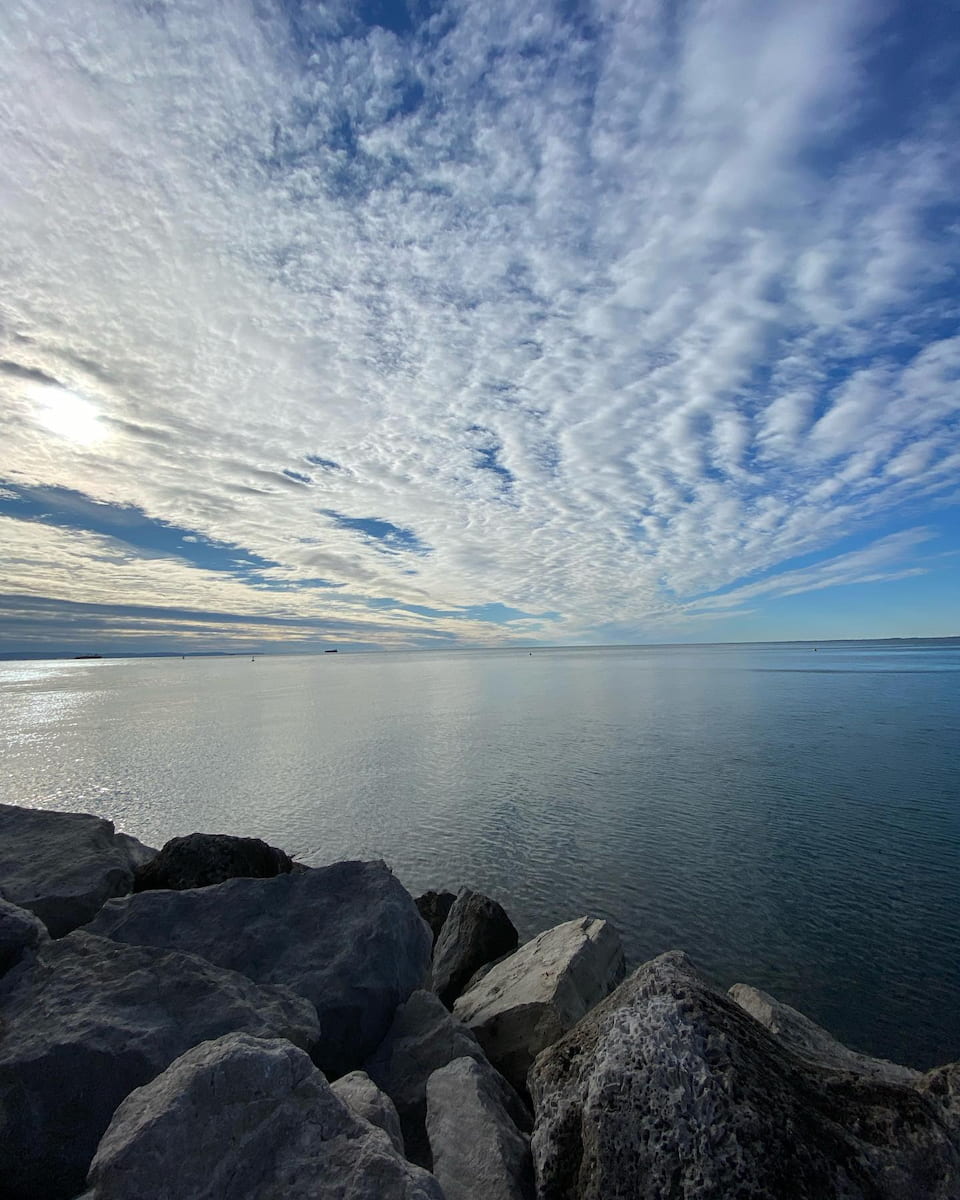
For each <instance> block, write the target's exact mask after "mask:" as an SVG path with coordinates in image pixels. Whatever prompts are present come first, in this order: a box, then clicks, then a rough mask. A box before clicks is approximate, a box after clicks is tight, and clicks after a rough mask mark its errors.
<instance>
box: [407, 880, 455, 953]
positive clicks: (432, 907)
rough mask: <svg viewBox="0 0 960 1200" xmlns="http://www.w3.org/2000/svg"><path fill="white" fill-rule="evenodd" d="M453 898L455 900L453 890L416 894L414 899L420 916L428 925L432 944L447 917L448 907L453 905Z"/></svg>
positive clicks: (435, 942) (434, 942)
mask: <svg viewBox="0 0 960 1200" xmlns="http://www.w3.org/2000/svg"><path fill="white" fill-rule="evenodd" d="M454 900H456V896H455V895H454V894H453V892H424V893H423V895H422V896H418V897H417V898H416V900H415V901H414V903H415V904H416V906H417V909H418V911H419V913H420V916H421V917H423V919H424V920H425V921H426V923H427V924H428V925H429V926H430V931H431V933H432V934H433V944H434V945H436V944H437V938H438V937H439V936H440V930H441V929H442V928H443V923H444V921H445V920H446V919H447V916H448V914H449V912H450V909H451V908H452V907H453V902H454Z"/></svg>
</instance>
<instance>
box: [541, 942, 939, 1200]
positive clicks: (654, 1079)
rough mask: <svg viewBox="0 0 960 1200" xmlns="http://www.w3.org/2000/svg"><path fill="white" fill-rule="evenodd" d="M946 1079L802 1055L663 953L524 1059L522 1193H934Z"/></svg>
mask: <svg viewBox="0 0 960 1200" xmlns="http://www.w3.org/2000/svg"><path fill="white" fill-rule="evenodd" d="M931 1074H933V1075H936V1074H937V1073H931ZM952 1078H954V1077H951V1076H949V1075H947V1076H944V1075H943V1073H942V1072H941V1073H940V1074H939V1075H938V1077H937V1078H936V1079H934V1080H931V1079H930V1077H923V1078H922V1079H921V1081H920V1084H918V1086H917V1087H912V1086H907V1085H904V1084H898V1083H887V1082H884V1081H881V1080H878V1079H875V1078H868V1077H865V1076H864V1075H863V1074H861V1073H850V1072H846V1071H840V1070H834V1069H826V1068H823V1067H818V1066H815V1065H814V1064H813V1063H811V1062H810V1061H809V1060H806V1059H801V1058H800V1057H798V1056H797V1055H796V1054H795V1053H794V1052H793V1051H792V1050H790V1049H788V1048H787V1047H786V1046H785V1045H783V1044H782V1043H780V1042H779V1041H777V1039H776V1038H775V1037H774V1036H773V1035H772V1034H771V1033H770V1032H769V1031H768V1030H767V1029H765V1028H764V1027H763V1026H762V1025H761V1024H760V1023H759V1022H758V1021H756V1020H754V1019H753V1018H752V1017H751V1016H749V1015H748V1014H747V1013H746V1012H745V1011H744V1010H743V1009H742V1008H740V1007H739V1006H738V1005H737V1004H734V1002H733V1001H732V1000H730V999H729V998H728V997H727V996H725V995H723V994H722V993H721V992H719V991H717V990H715V989H714V988H712V987H711V986H710V985H709V984H707V983H706V982H705V981H704V980H703V979H702V978H701V977H700V976H699V975H698V974H697V972H696V971H695V970H694V969H693V967H692V966H691V965H690V963H689V961H688V960H687V959H686V957H685V956H684V955H682V954H680V953H677V952H674V953H670V954H664V955H661V956H660V957H659V958H656V959H654V960H653V961H652V962H649V963H647V964H646V965H644V966H643V967H641V968H640V969H639V970H638V971H636V972H635V973H634V974H633V975H632V976H631V977H630V978H629V979H628V980H627V981H626V982H625V983H623V984H622V985H621V986H620V987H619V988H618V989H617V991H615V992H614V993H613V994H612V995H611V996H609V997H608V998H607V999H606V1000H604V1001H602V1002H601V1003H600V1004H599V1005H598V1006H597V1007H596V1008H594V1009H593V1010H592V1011H591V1012H590V1013H588V1014H587V1016H586V1017H584V1018H583V1020H582V1021H580V1023H579V1024H578V1025H576V1026H575V1027H574V1028H573V1029H572V1030H571V1031H570V1032H569V1033H567V1034H566V1035H565V1036H564V1037H563V1038H561V1039H560V1041H558V1042H556V1043H555V1044H554V1045H553V1046H551V1047H550V1048H549V1049H547V1050H545V1051H544V1052H543V1053H542V1054H541V1055H540V1056H539V1058H538V1059H537V1061H536V1063H535V1064H534V1066H533V1069H532V1070H531V1072H530V1075H529V1083H530V1090H531V1093H532V1095H533V1099H534V1104H535V1108H536V1114H537V1117H536V1127H535V1129H534V1134H533V1141H532V1150H533V1158H534V1167H535V1172H536V1177H537V1186H538V1193H537V1194H538V1197H539V1200H560V1198H561V1197H562V1198H563V1200H587V1198H589V1200H599V1198H600V1197H603V1200H618V1198H626V1197H630V1198H631V1200H661V1198H662V1197H666V1196H678V1197H679V1196H683V1197H684V1200H708V1198H709V1200H725V1198H727V1197H733V1196H736V1197H738V1200H781V1198H784V1197H790V1198H791V1200H825V1198H826V1197H841V1196H842V1197H844V1198H846V1200H895V1198H896V1200H948V1197H956V1196H957V1195H960V1149H958V1145H960V1142H958V1135H960V1129H958V1128H957V1123H956V1108H955V1106H954V1105H953V1102H952V1101H951V1099H950V1088H951V1086H952V1083H951V1080H952ZM927 1080H929V1081H930V1083H931V1085H932V1086H933V1087H934V1088H935V1089H936V1088H939V1089H940V1092H939V1094H938V1095H937V1096H936V1097H934V1096H931V1095H929V1094H928V1090H929V1089H928V1088H925V1087H924V1086H923V1085H924V1083H925V1081H927Z"/></svg>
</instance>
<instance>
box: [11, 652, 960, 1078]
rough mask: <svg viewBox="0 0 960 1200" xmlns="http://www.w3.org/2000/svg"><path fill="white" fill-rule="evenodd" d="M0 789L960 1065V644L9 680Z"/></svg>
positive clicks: (513, 656)
mask: <svg viewBox="0 0 960 1200" xmlns="http://www.w3.org/2000/svg"><path fill="white" fill-rule="evenodd" d="M0 748H2V757H0V763H2V785H0V800H2V801H4V802H7V803H13V804H24V805H31V806H35V807H42V808H51V809H61V810H69V811H83V812H92V813H97V814H99V815H102V816H105V817H108V818H110V819H111V820H112V821H114V822H115V823H116V825H117V827H118V828H119V829H122V830H125V831H126V832H128V833H132V834H134V835H135V836H137V837H138V838H140V839H142V840H143V841H145V842H147V843H149V844H151V845H154V846H159V845H161V844H162V843H163V842H165V841H166V840H167V839H168V838H171V837H174V836H177V835H179V834H185V833H190V832H192V831H194V830H207V831H213V832H227V833H235V834H241V835H246V836H256V837H262V838H265V839H266V840H267V841H269V842H271V843H272V844H274V845H278V846H282V847H283V848H284V849H285V850H287V851H288V852H289V853H291V854H292V855H293V856H294V857H296V858H298V859H300V860H302V861H304V862H306V863H309V864H311V865H317V866H318V865H322V864H324V863H328V862H333V861H336V860H338V859H344V858H361V859H370V858H383V859H384V860H386V862H387V863H388V864H389V866H390V867H391V868H392V869H393V871H394V872H395V874H396V875H397V877H398V878H399V879H400V880H401V882H402V883H403V884H404V885H405V886H406V887H408V888H409V889H410V891H411V892H412V893H413V894H414V895H417V894H419V893H420V892H422V891H424V890H426V889H428V888H436V889H441V888H449V889H453V890H455V889H456V888H457V887H459V886H461V885H466V886H469V887H471V888H475V889H479V890H480V891H483V892H485V893H487V894H488V895H490V896H493V897H494V898H495V899H497V900H499V901H500V903H501V904H503V906H504V907H505V908H506V910H507V912H508V913H509V914H510V915H511V917H512V919H513V921H514V923H515V924H516V926H517V928H518V930H519V932H520V936H521V938H522V939H527V938H529V937H532V936H533V935H534V934H536V933H538V932H540V931H541V930H543V929H546V928H548V927H550V926H552V925H555V924H558V923H559V922H561V921H566V920H570V919H572V918H574V917H578V916H581V915H590V916H597V917H603V918H606V919H608V920H610V921H612V922H613V923H614V925H615V926H616V927H617V929H618V930H619V931H620V933H621V935H622V937H623V942H624V946H625V949H626V953H627V958H628V963H629V965H630V966H631V967H633V966H636V965H639V964H640V963H641V962H644V961H646V960H647V959H650V958H652V957H653V956H655V955H657V954H659V953H661V952H662V951H665V950H670V949H674V948H680V949H683V950H685V951H686V952H687V953H688V954H689V955H690V957H691V959H692V960H693V961H694V963H695V964H696V965H697V966H698V967H699V968H700V969H701V970H702V971H703V972H704V973H705V974H707V975H708V976H709V977H710V978H711V979H713V980H714V981H715V982H716V983H717V984H718V985H720V986H723V987H727V986H729V985H730V984H732V983H734V982H745V983H750V984H753V985H755V986H757V987H760V988H763V989H764V990H766V991H768V992H771V993H772V994H773V995H775V996H777V997H778V998H779V999H781V1000H783V1001H786V1002H787V1003H788V1004H791V1005H794V1006H795V1007H796V1008H799V1009H800V1010H801V1011H802V1012H804V1013H806V1014H807V1015H808V1016H810V1017H812V1018H813V1019H814V1020H815V1021H817V1022H819V1023H820V1024H821V1025H823V1026H825V1027H826V1028H827V1029H828V1030H830V1032H831V1033H833V1034H834V1035H835V1036H837V1037H838V1038H840V1040H841V1041H843V1042H845V1043H846V1044H848V1045H850V1046H852V1047H855V1048H856V1049H858V1050H863V1051H866V1052H868V1053H870V1054H876V1055H880V1056H883V1057H886V1058H890V1059H893V1060H895V1061H897V1062H901V1063H906V1064H908V1065H911V1066H916V1067H921V1068H926V1067H929V1066H933V1065H935V1064H938V1063H941V1062H945V1061H948V1060H952V1059H960V639H938V640H922V641H921V640H905V641H887V642H824V643H809V642H795V643H779V644H749V645H717V646H636V647H622V646H617V647H587V648H576V649H540V648H537V649H529V648H527V649H502V650H451V651H449V652H447V651H420V652H409V653H407V652H389V653H388V652H384V653H346V652H343V651H341V652H340V653H338V654H319V655H281V654H275V655H257V656H256V658H255V660H251V657H250V656H249V655H242V656H241V655H237V656H228V657H216V658H215V657H207V658H204V657H187V658H186V659H180V658H140V659H131V658H127V659H110V658H104V659H99V660H80V661H74V660H47V661H30V662H28V661H9V662H4V663H0Z"/></svg>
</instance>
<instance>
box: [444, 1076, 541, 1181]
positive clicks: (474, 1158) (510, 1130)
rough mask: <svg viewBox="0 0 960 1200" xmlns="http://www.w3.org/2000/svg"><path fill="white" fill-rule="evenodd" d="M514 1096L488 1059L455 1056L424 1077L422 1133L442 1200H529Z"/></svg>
mask: <svg viewBox="0 0 960 1200" xmlns="http://www.w3.org/2000/svg"><path fill="white" fill-rule="evenodd" d="M518 1117H519V1118H520V1120H521V1121H523V1120H524V1118H525V1117H526V1114H525V1113H524V1112H523V1110H522V1107H521V1108H520V1109H519V1111H518V1104H517V1097H516V1094H515V1093H514V1091H513V1089H512V1088H511V1087H510V1086H509V1085H508V1084H507V1083H506V1081H505V1080H504V1078H503V1076H502V1075H500V1074H499V1073H498V1072H497V1071H495V1070H494V1069H493V1067H491V1066H490V1064H489V1063H488V1062H484V1061H483V1060H482V1059H475V1058H458V1059H455V1060H454V1061H453V1062H452V1063H448V1064H447V1066H445V1067H441V1068H440V1070H439V1071H434V1073H433V1074H432V1075H431V1076H430V1078H429V1080H428V1081H427V1136H428V1137H429V1139H430V1151H431V1155H432V1157H433V1172H434V1174H435V1175H436V1177H437V1180H438V1181H439V1183H440V1186H441V1187H442V1188H443V1194H444V1196H445V1197H446V1200H477V1198H478V1197H483V1200H532V1197H533V1164H532V1162H531V1159H530V1141H529V1138H527V1137H525V1136H524V1135H523V1134H522V1133H521V1132H520V1130H519V1129H518V1128H517V1124H516V1119H517V1118H518Z"/></svg>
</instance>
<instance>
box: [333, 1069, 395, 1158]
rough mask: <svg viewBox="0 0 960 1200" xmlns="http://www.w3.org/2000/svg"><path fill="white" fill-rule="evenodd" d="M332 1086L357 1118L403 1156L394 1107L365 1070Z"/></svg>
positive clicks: (343, 1078)
mask: <svg viewBox="0 0 960 1200" xmlns="http://www.w3.org/2000/svg"><path fill="white" fill-rule="evenodd" d="M331 1086H332V1088H333V1090H334V1093H335V1094H336V1095H337V1096H339V1097H340V1099H341V1100H342V1101H343V1102H344V1104H346V1106H347V1107H348V1108H350V1109H352V1111H353V1112H355V1113H356V1114H357V1116H358V1117H363V1119H364V1120H365V1121H369V1122H370V1124H371V1125H376V1127H377V1128H378V1129H382V1130H383V1131H384V1133H385V1134H386V1135H387V1137H388V1138H389V1139H390V1141H391V1142H392V1143H393V1145H394V1146H395V1148H396V1150H397V1152H398V1153H399V1154H405V1153H406V1152H405V1150H404V1148H403V1132H402V1130H401V1129H400V1117H399V1116H398V1115H397V1106H396V1105H395V1104H394V1102H393V1101H392V1100H391V1099H390V1097H389V1096H388V1095H387V1093H386V1092H384V1091H381V1090H380V1088H378V1087H377V1085H376V1084H375V1083H374V1082H373V1080H372V1079H371V1078H370V1076H369V1075H368V1074H367V1073H366V1071H351V1072H350V1074H349V1075H341V1076H340V1078H339V1079H338V1080H337V1081H336V1082H335V1083H333V1084H331Z"/></svg>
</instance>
